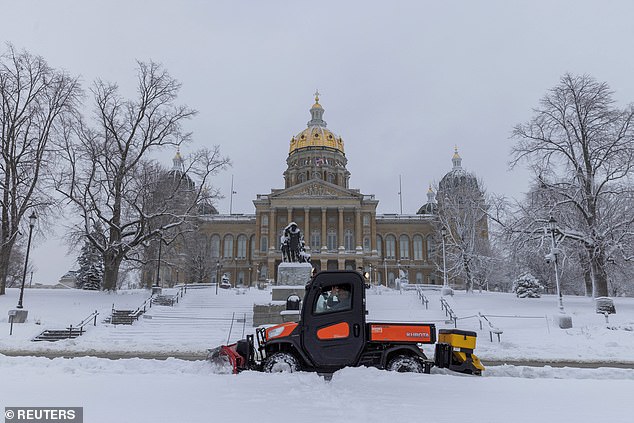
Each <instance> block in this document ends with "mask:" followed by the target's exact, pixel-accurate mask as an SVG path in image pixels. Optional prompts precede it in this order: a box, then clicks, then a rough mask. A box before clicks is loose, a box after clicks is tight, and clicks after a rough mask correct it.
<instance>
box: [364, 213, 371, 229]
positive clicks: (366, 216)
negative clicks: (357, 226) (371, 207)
mask: <svg viewBox="0 0 634 423" xmlns="http://www.w3.org/2000/svg"><path fill="white" fill-rule="evenodd" d="M363 226H370V215H369V214H364V215H363Z"/></svg>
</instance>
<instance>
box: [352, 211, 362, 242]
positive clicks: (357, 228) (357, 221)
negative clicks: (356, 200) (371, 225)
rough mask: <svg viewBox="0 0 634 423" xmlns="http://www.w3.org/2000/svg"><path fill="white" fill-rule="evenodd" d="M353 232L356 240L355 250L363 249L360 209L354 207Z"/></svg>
mask: <svg viewBox="0 0 634 423" xmlns="http://www.w3.org/2000/svg"><path fill="white" fill-rule="evenodd" d="M354 234H355V238H356V241H357V245H356V247H357V250H361V251H363V228H362V227H361V209H360V208H358V207H357V208H355V209H354Z"/></svg>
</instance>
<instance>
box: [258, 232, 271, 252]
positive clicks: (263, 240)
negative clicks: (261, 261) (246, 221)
mask: <svg viewBox="0 0 634 423" xmlns="http://www.w3.org/2000/svg"><path fill="white" fill-rule="evenodd" d="M268 249H269V237H268V236H266V235H262V236H261V237H260V251H261V252H263V253H266V250H268Z"/></svg>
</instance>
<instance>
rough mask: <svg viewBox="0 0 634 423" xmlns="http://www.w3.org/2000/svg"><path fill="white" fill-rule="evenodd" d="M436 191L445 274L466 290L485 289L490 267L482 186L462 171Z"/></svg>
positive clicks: (489, 249)
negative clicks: (443, 236)
mask: <svg viewBox="0 0 634 423" xmlns="http://www.w3.org/2000/svg"><path fill="white" fill-rule="evenodd" d="M453 172H454V173H456V175H451V174H450V175H451V176H452V177H451V178H449V179H443V181H441V183H440V186H439V188H438V197H437V200H438V218H439V222H440V225H442V227H444V228H445V229H446V237H445V249H446V258H447V273H448V274H449V275H452V276H453V277H457V278H460V279H462V280H464V283H465V288H466V290H467V291H468V292H469V291H472V290H473V288H474V286H479V287H480V288H482V287H484V286H486V284H487V281H488V278H489V270H490V267H491V263H492V260H493V258H492V254H491V248H490V245H489V235H488V220H487V211H486V202H485V197H484V192H483V190H482V188H481V187H482V182H478V181H477V179H476V178H475V177H474V176H473V175H471V174H468V173H467V172H465V171H464V170H462V169H459V171H458V172H456V170H454V171H453Z"/></svg>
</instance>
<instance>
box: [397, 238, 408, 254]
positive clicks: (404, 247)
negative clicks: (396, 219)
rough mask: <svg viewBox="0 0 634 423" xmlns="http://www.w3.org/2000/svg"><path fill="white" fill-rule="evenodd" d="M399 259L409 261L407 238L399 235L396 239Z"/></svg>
mask: <svg viewBox="0 0 634 423" xmlns="http://www.w3.org/2000/svg"><path fill="white" fill-rule="evenodd" d="M398 249H399V257H400V258H401V259H409V237H408V236H407V235H401V236H400V237H399V239H398Z"/></svg>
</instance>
